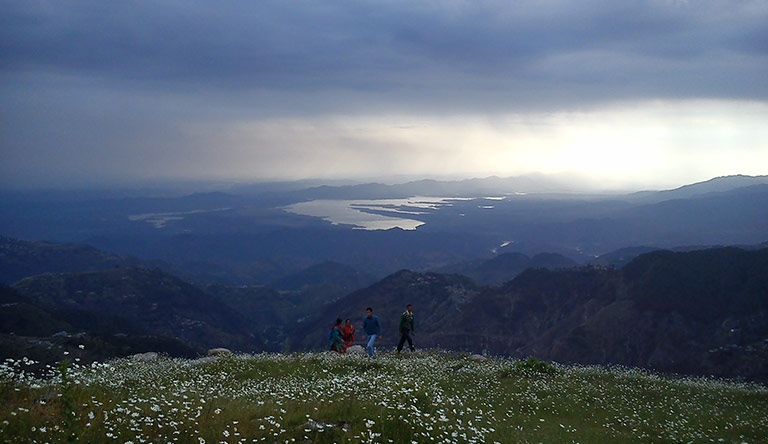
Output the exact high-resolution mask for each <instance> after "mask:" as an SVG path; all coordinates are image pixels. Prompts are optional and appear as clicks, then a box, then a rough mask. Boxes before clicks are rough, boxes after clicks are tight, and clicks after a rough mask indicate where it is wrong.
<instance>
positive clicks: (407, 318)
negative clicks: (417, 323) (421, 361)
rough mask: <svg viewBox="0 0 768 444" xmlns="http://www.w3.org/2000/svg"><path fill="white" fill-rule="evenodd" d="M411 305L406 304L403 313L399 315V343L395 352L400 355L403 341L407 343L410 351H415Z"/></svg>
mask: <svg viewBox="0 0 768 444" xmlns="http://www.w3.org/2000/svg"><path fill="white" fill-rule="evenodd" d="M413 327H414V324H413V305H411V304H408V305H406V306H405V311H404V312H403V314H402V315H400V328H399V330H400V342H399V343H398V344H397V352H398V353H400V352H401V351H402V350H403V345H405V341H408V347H409V348H410V349H411V351H416V349H415V348H414V347H413V339H411V336H413Z"/></svg>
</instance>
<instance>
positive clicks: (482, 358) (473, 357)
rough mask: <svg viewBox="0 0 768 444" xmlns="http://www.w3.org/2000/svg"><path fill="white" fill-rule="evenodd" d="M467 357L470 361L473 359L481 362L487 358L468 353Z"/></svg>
mask: <svg viewBox="0 0 768 444" xmlns="http://www.w3.org/2000/svg"><path fill="white" fill-rule="evenodd" d="M467 359H469V360H470V361H475V362H483V361H487V360H488V358H486V357H485V356H483V355H470V356H469V358H467Z"/></svg>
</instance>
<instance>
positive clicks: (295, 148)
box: [0, 0, 768, 188]
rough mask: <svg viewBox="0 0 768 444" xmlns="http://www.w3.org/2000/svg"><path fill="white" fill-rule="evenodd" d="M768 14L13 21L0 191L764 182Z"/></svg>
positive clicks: (340, 14) (177, 4)
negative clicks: (209, 182)
mask: <svg viewBox="0 0 768 444" xmlns="http://www.w3.org/2000/svg"><path fill="white" fill-rule="evenodd" d="M767 23H768V1H765V0H756V1H739V0H722V1H721V0H713V1H709V0H703V1H697V0H689V1H683V0H654V1H634V0H627V1H608V0H606V1H597V0H580V1H561V0H531V1H528V0H524V1H517V0H503V1H456V0H440V1H423V0H418V1H414V0H407V1H396V0H387V1H368V0H354V1H288V0H279V1H263V0H259V1H253V0H248V1H194V0H183V1H182V0H168V1H157V0H147V1H131V0H121V1H103V0H94V1H80V0H68V1H56V0H50V1H37V0H5V1H4V2H3V5H2V7H1V8H0V154H1V155H2V162H0V177H1V178H0V185H1V186H3V187H6V188H7V187H14V188H15V187H46V186H61V187H70V186H84V185H99V186H104V185H112V184H132V183H135V184H139V183H142V182H145V181H158V180H166V179H214V180H218V179H227V180H237V181H260V180H274V179H298V178H352V179H360V180H364V179H365V178H368V177H377V178H380V177H383V176H388V175H411V176H446V177H447V176H453V177H478V176H488V175H492V174H495V175H501V176H514V175H520V174H526V173H531V172H543V173H569V174H573V173H575V174H581V175H584V176H588V177H592V178H594V179H596V180H599V181H600V182H601V183H603V184H605V185H606V186H609V187H614V186H630V187H631V186H638V187H649V186H651V187H653V186H657V187H665V186H676V185H682V184H685V183H690V182H695V181H699V180H705V179H708V178H711V177H714V176H719V175H728V174H751V175H758V174H768V25H766V24H767Z"/></svg>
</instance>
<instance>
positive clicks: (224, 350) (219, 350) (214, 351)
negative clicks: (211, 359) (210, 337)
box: [208, 348, 232, 356]
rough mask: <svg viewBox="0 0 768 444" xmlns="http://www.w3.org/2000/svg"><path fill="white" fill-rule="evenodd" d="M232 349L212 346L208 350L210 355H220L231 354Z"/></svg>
mask: <svg viewBox="0 0 768 444" xmlns="http://www.w3.org/2000/svg"><path fill="white" fill-rule="evenodd" d="M231 354H232V351H231V350H229V349H228V348H212V349H210V350H208V356H219V355H231Z"/></svg>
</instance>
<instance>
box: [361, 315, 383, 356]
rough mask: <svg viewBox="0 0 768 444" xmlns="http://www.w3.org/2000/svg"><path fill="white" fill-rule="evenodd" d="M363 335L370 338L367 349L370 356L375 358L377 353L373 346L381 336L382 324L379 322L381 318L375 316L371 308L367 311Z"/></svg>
mask: <svg viewBox="0 0 768 444" xmlns="http://www.w3.org/2000/svg"><path fill="white" fill-rule="evenodd" d="M363 333H365V335H366V336H367V337H368V345H367V346H366V347H365V349H366V350H367V351H368V356H370V357H372V358H375V357H376V353H375V352H374V350H373V345H374V343H375V342H376V338H378V337H380V336H381V322H379V317H378V316H376V315H374V314H373V309H372V308H371V307H368V308H366V309H365V318H364V319H363Z"/></svg>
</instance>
